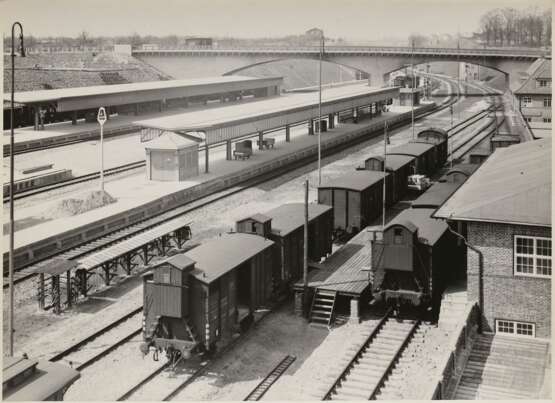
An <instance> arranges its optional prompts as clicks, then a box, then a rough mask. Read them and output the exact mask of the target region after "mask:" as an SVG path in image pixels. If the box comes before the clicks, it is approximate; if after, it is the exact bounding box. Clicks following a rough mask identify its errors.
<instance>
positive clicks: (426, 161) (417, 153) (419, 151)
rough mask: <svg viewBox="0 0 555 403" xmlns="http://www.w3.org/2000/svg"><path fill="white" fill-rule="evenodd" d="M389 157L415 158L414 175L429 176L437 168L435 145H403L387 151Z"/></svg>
mask: <svg viewBox="0 0 555 403" xmlns="http://www.w3.org/2000/svg"><path fill="white" fill-rule="evenodd" d="M387 155H388V157H389V156H390V155H405V156H408V157H414V158H415V166H416V172H414V173H415V174H422V175H431V174H432V173H434V172H435V170H436V166H437V160H436V158H437V157H436V151H435V145H434V144H429V143H405V144H401V145H399V146H396V147H392V148H390V149H388V150H387Z"/></svg>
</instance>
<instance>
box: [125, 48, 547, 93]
mask: <svg viewBox="0 0 555 403" xmlns="http://www.w3.org/2000/svg"><path fill="white" fill-rule="evenodd" d="M132 54H133V56H135V57H137V58H139V59H141V60H143V61H145V62H147V63H149V64H152V65H154V66H156V67H157V68H158V69H159V70H162V71H164V73H166V74H169V75H172V76H173V77H180V78H185V77H193V76H198V77H201V76H203V75H229V74H237V73H239V72H240V71H242V70H245V69H247V68H249V67H252V66H256V65H260V64H265V63H269V62H273V61H278V60H284V59H299V58H301V59H317V58H318V57H319V48H318V47H317V46H306V47H300V46H299V47H251V48H248V47H242V48H240V47H228V48H209V49H207V48H185V49H158V50H135V51H133V53H132ZM323 57H324V60H325V61H329V62H332V63H338V64H341V65H345V66H348V67H351V68H353V69H356V70H359V71H362V72H365V73H366V74H367V75H371V80H372V85H382V84H383V83H385V82H387V76H388V75H389V73H390V72H392V71H395V70H398V69H400V68H403V67H404V66H406V65H407V64H410V63H414V64H421V63H430V62H434V61H455V62H456V61H460V62H464V63H472V64H479V65H481V66H484V67H489V68H493V69H495V70H499V71H501V72H503V73H505V74H508V75H514V76H515V77H512V76H511V77H510V80H511V83H512V82H513V81H515V82H516V81H517V80H518V77H517V75H516V74H514V73H517V72H519V71H525V70H526V69H527V67H528V66H529V65H530V64H531V63H532V62H534V61H535V60H536V59H538V58H540V57H547V58H550V57H551V53H550V51H545V50H543V49H538V50H535V49H512V48H506V49H462V48H414V49H413V48H411V47H392V46H389V47H382V46H326V47H325V49H324V56H323ZM168 58H172V59H173V60H172V62H171V63H167V60H168Z"/></svg>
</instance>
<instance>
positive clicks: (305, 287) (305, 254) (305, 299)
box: [303, 179, 308, 314]
mask: <svg viewBox="0 0 555 403" xmlns="http://www.w3.org/2000/svg"><path fill="white" fill-rule="evenodd" d="M307 308H308V179H307V180H305V182H304V248H303V314H306V313H307Z"/></svg>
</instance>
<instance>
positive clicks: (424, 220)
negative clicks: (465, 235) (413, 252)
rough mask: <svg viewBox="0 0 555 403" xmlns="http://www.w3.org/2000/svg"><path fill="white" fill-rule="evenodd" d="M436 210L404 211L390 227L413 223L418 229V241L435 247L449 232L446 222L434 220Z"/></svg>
mask: <svg viewBox="0 0 555 403" xmlns="http://www.w3.org/2000/svg"><path fill="white" fill-rule="evenodd" d="M434 210H435V209H428V208H418V209H407V210H403V211H402V212H401V214H399V215H398V216H396V217H395V218H394V219H393V220H391V222H390V223H389V224H388V226H390V225H393V224H399V225H406V222H407V221H408V222H411V223H412V224H414V225H415V226H416V227H417V228H418V239H419V240H420V242H422V243H425V244H428V245H430V246H434V245H435V243H436V242H437V241H438V240H439V239H440V238H441V237H442V235H443V234H444V233H445V232H446V231H448V229H447V223H446V222H445V221H444V220H438V219H436V218H432V213H433V212H434Z"/></svg>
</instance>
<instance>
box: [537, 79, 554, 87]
mask: <svg viewBox="0 0 555 403" xmlns="http://www.w3.org/2000/svg"><path fill="white" fill-rule="evenodd" d="M538 84H539V86H540V87H551V81H549V80H538Z"/></svg>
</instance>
